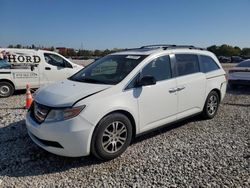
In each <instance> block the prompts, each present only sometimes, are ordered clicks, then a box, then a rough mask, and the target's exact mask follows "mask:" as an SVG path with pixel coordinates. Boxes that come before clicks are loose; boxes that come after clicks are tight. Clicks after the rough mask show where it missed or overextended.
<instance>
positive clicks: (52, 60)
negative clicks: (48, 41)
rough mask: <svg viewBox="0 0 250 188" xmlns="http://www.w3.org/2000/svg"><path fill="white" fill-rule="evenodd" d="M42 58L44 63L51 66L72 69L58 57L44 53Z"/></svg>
mask: <svg viewBox="0 0 250 188" xmlns="http://www.w3.org/2000/svg"><path fill="white" fill-rule="evenodd" d="M44 58H45V61H46V63H48V64H50V65H52V66H56V67H69V68H70V67H71V68H72V66H71V65H70V64H69V63H68V62H67V61H65V60H64V59H63V58H62V57H60V56H58V55H55V54H49V53H45V54H44Z"/></svg>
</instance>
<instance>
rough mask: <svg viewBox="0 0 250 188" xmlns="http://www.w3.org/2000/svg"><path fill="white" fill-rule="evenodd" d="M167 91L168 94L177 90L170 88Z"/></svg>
mask: <svg viewBox="0 0 250 188" xmlns="http://www.w3.org/2000/svg"><path fill="white" fill-rule="evenodd" d="M168 91H169V93H175V92H176V91H177V89H176V88H170V89H169V90H168Z"/></svg>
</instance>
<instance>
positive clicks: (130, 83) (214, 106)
mask: <svg viewBox="0 0 250 188" xmlns="http://www.w3.org/2000/svg"><path fill="white" fill-rule="evenodd" d="M226 85H227V83H226V78H225V71H224V70H223V68H222V67H221V65H220V63H219V61H218V59H217V58H216V56H215V55H214V54H212V53H211V52H208V51H206V50H202V49H200V48H195V47H193V46H168V45H156V46H154V45H153V46H144V47H141V48H138V49H131V50H127V51H122V52H117V53H113V54H111V55H107V56H105V57H103V58H100V59H98V60H97V61H95V62H94V63H92V64H91V65H89V66H87V67H86V68H84V69H82V70H81V71H79V72H78V73H76V74H74V75H73V76H71V77H70V78H68V79H67V80H64V81H60V82H57V83H55V84H51V85H48V86H45V87H43V88H40V89H39V90H38V91H37V92H36V93H35V96H34V102H33V104H32V106H31V108H30V109H29V110H28V113H27V115H26V126H27V130H28V134H29V136H30V137H31V139H32V140H33V141H34V142H35V143H36V144H37V145H38V146H40V147H42V148H43V149H45V150H47V151H49V152H52V153H55V154H58V155H63V156H71V157H78V156H86V155H89V154H90V153H92V154H93V155H95V156H96V157H98V158H100V159H103V160H110V159H113V158H115V157H117V156H119V155H120V154H122V153H123V152H124V151H125V150H126V148H127V147H128V146H129V144H130V142H131V140H132V138H134V137H135V136H137V135H139V134H142V133H145V132H147V131H150V130H152V129H155V128H158V127H160V126H162V125H166V124H169V123H172V122H175V121H178V120H181V119H184V118H188V117H190V116H194V115H197V114H202V115H203V117H205V118H213V117H214V116H215V115H216V113H217V110H218V108H219V104H220V102H221V101H222V100H223V98H224V96H225V91H226Z"/></svg>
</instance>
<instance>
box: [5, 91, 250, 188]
mask: <svg viewBox="0 0 250 188" xmlns="http://www.w3.org/2000/svg"><path fill="white" fill-rule="evenodd" d="M24 98H25V96H24V94H23V93H18V94H16V95H14V96H12V97H10V98H7V99H0V151H1V152H0V187H189V186H190V187H222V186H225V187H250V136H249V135H250V134H249V133H250V119H249V115H250V89H246V88H241V89H239V91H237V92H236V91H234V92H233V91H229V92H228V93H227V95H226V98H225V100H224V101H223V103H222V104H221V106H220V109H219V111H218V114H217V116H216V117H215V118H214V119H213V120H201V119H200V118H198V117H195V118H192V119H190V120H186V121H184V122H181V123H178V124H174V125H172V126H168V127H165V128H163V129H161V130H158V131H154V132H152V133H149V134H146V135H143V136H140V137H138V138H137V139H135V141H134V142H133V143H132V145H131V146H130V147H129V148H128V149H127V151H126V152H125V153H124V154H123V155H122V156H120V157H119V158H117V159H114V160H112V161H109V162H104V163H102V162H100V161H98V160H96V159H94V158H93V157H82V158H66V157H59V156H56V155H53V154H50V153H48V152H46V151H44V150H42V149H41V148H39V147H37V146H36V145H35V144H34V143H33V142H32V141H31V140H30V138H29V137H28V135H27V132H26V128H25V122H24V116H25V113H26V110H24V109H20V108H22V107H23V106H24Z"/></svg>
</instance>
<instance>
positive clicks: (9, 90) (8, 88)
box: [0, 82, 14, 97]
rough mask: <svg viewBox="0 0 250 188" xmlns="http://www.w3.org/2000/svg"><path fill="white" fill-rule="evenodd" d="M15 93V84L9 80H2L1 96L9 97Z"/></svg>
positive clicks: (0, 84) (0, 86) (0, 83)
mask: <svg viewBox="0 0 250 188" xmlns="http://www.w3.org/2000/svg"><path fill="white" fill-rule="evenodd" d="M13 93H14V86H13V85H12V84H11V83H9V82H0V97H9V96H11V95H13Z"/></svg>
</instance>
